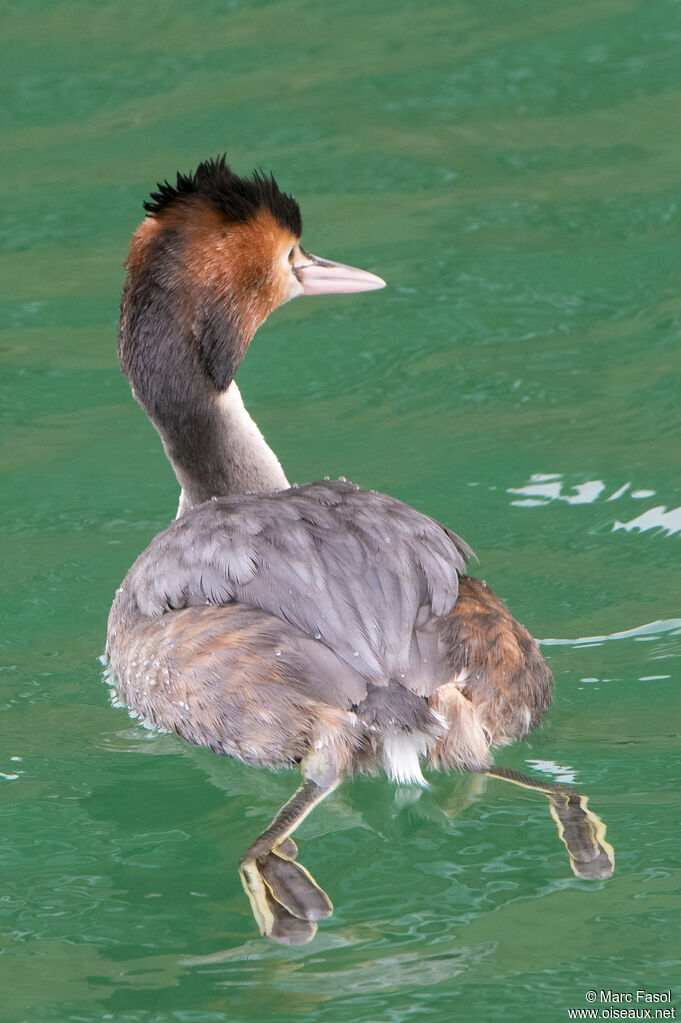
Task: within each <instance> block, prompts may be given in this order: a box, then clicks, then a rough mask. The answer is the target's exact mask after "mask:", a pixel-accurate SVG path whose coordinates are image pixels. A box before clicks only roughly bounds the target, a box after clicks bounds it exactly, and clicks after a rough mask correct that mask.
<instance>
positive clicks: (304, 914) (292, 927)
mask: <svg viewBox="0 0 681 1023" xmlns="http://www.w3.org/2000/svg"><path fill="white" fill-rule="evenodd" d="M297 852H298V850H297V848H296V844H295V842H294V841H293V839H291V838H285V839H283V841H281V842H280V843H279V844H278V845H277V847H276V849H271V850H270V851H269V852H266V853H265V854H261V855H258V856H257V857H256V856H252V855H249V853H250V850H249V852H247V853H246V854H245V855H244V857H243V859H242V860H241V864H240V866H239V874H240V876H241V883H242V884H243V886H244V891H245V892H246V894H247V895H248V898H249V900H250V903H251V909H252V911H253V916H254V917H255V919H256V922H257V924H258V926H259V928H260V933H261V934H263V935H264V936H265V937H267V938H271V939H272V940H273V941H278V942H280V943H281V944H282V945H303V944H305V942H307V941H311V940H312V938H314V936H315V934H316V933H317V924H316V922H315V921H317V920H322V919H323V918H324V917H327V916H330V915H331V913H332V912H333V906H332V905H331V901H330V900H329V898H328V896H327V895H326V893H325V892H324V891H322V889H321V888H320V887H319V885H318V884H317V882H316V881H315V880H314V878H313V877H312V875H311V874H310V873H308V871H307V870H306V869H305V867H303V866H301V864H300V863H296V862H295V861H294V857H295V856H296V855H297Z"/></svg>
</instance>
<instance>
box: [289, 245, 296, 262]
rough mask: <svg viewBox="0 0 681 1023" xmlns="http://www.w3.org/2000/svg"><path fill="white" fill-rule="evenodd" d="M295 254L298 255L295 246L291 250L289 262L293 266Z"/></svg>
mask: <svg viewBox="0 0 681 1023" xmlns="http://www.w3.org/2000/svg"><path fill="white" fill-rule="evenodd" d="M295 254H296V247H295V245H294V246H293V248H292V249H291V251H290V252H289V254H288V261H289V263H290V264H291V265H293V257H294V256H295Z"/></svg>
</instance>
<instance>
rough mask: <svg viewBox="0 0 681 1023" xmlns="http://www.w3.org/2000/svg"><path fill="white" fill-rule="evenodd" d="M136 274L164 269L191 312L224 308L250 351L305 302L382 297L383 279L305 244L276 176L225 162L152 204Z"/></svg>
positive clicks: (132, 265) (201, 170) (135, 256)
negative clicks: (244, 172) (271, 325)
mask: <svg viewBox="0 0 681 1023" xmlns="http://www.w3.org/2000/svg"><path fill="white" fill-rule="evenodd" d="M144 209H145V210H146V212H147V217H146V219H145V220H144V221H143V222H142V224H141V225H140V227H139V228H138V229H137V231H136V232H135V234H134V235H133V239H132V244H131V248H130V255H129V258H128V261H127V263H126V268H127V269H128V271H129V272H130V273H131V274H134V273H135V272H140V271H143V270H144V268H145V267H148V266H149V264H150V263H154V264H156V269H157V272H158V273H157V275H158V277H159V278H160V281H163V283H165V284H167V285H169V286H170V287H172V289H173V291H174V292H175V294H176V295H177V294H181V295H182V296H183V298H184V301H183V303H182V304H183V305H184V307H185V308H184V313H185V317H186V315H187V314H188V313H189V311H190V309H191V310H192V312H193V313H194V315H195V313H196V307H197V306H198V307H200V308H205V307H206V306H215V305H220V306H222V307H223V311H225V312H227V313H228V315H229V320H230V323H231V326H232V333H233V332H234V331H236V332H237V333H238V334H239V336H240V340H241V342H242V344H243V343H244V342H245V343H246V344H247V343H248V342H250V340H251V339H252V337H253V335H254V334H255V332H256V330H257V329H258V327H259V326H260V324H261V323H263V321H264V320H265V319H266V317H267V316H268V315H269V313H270V312H272V310H273V309H276V308H277V306H280V305H282V304H283V303H284V302H288V301H289V300H290V299H292V298H296V297H297V296H298V295H322V294H334V293H335V294H341V293H351V292H359V291H372V290H374V289H377V288H382V287H384V286H385V281H383V280H381V278H380V277H376V276H375V275H374V274H371V273H367V272H366V271H364V270H359V269H357V268H356V267H351V266H345V265H344V264H342V263H335V262H332V261H331V260H326V259H321V258H320V257H318V256H313V255H311V254H310V253H309V252H307V251H306V250H305V249H304V248H303V247H302V245H301V244H300V238H301V234H302V217H301V214H300V207H299V206H298V203H297V202H296V200H295V199H294V198H293V196H291V195H288V194H287V193H286V192H282V191H281V190H280V189H279V186H278V185H277V183H276V181H275V180H274V178H273V177H272V176H271V175H265V174H263V173H261V172H260V171H255V172H254V174H253V175H252V176H251V177H239V176H238V175H237V174H235V173H234V172H233V171H232V170H231V168H230V167H229V166H228V165H227V163H226V162H225V158H224V156H223V157H220V158H218V159H215V160H207V161H205V162H204V163H202V164H200V165H199V166H198V168H197V169H196V171H195V172H194V173H193V174H188V175H184V174H179V173H178V175H177V182H176V184H175V185H170V184H168V182H167V181H166V182H163V183H160V184H159V185H158V191H157V192H154V193H152V195H151V198H150V200H149V201H147V202H145V203H144Z"/></svg>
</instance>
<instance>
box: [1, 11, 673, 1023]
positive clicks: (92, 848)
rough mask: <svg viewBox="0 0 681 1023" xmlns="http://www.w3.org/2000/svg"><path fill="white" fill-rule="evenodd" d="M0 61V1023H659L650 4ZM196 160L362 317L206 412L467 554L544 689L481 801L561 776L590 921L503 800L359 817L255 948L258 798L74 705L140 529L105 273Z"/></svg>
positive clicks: (661, 413)
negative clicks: (384, 497) (295, 227)
mask: <svg viewBox="0 0 681 1023" xmlns="http://www.w3.org/2000/svg"><path fill="white" fill-rule="evenodd" d="M1 22H2V32H1V33H0V36H1V42H0V52H1V67H2V75H3V79H4V84H5V90H4V99H3V103H2V106H1V107H0V124H1V129H2V135H1V139H2V142H1V145H2V148H3V151H4V155H5V160H4V164H3V172H2V177H1V179H0V187H1V188H2V192H3V199H2V204H1V209H0V220H1V221H2V230H1V231H0V241H1V245H2V255H1V267H2V280H3V284H2V290H1V292H0V303H1V307H0V317H1V320H0V360H1V362H2V375H1V388H2V406H1V414H2V427H3V432H2V436H3V447H2V454H1V462H0V493H1V494H2V507H1V516H2V523H1V525H2V534H3V535H2V548H1V563H2V570H1V571H0V586H1V587H2V608H1V620H2V629H1V632H0V648H1V649H0V668H1V673H0V682H1V686H0V705H1V709H2V715H1V717H0V729H1V735H2V744H1V748H0V772H1V773H0V811H1V821H2V822H1V825H0V848H1V850H2V859H1V873H0V879H1V880H0V934H1V935H2V950H3V952H4V954H3V955H2V957H0V1017H1V1018H2V1019H3V1021H4V1019H7V1020H8V1021H12V1023H15V1021H21V1023H24V1021H25V1023H47V1021H49V1023H61V1021H67V1020H68V1021H70V1020H74V1021H87V1023H95V1021H96V1023H99V1021H103V1020H114V1021H116V1023H161V1021H182V1023H222V1021H225V1023H226V1021H230V1023H231V1021H238V1023H241V1021H244V1023H246V1021H248V1023H251V1021H268V1023H270V1021H271V1023H280V1021H282V1023H283V1021H290V1020H293V1019H296V1020H302V1021H305V1023H307V1021H310V1023H312V1021H315V1023H316V1021H321V1020H324V1021H325V1023H346V1021H366V1023H406V1021H411V1020H427V1021H433V1023H440V1021H442V1023H448V1021H459V1020H460V1021H468V1020H483V1021H487V1020H510V1021H514V1023H515V1021H518V1023H526V1021H538V1023H544V1021H549V1023H552V1021H554V1020H555V1021H562V1020H566V1019H567V1018H568V1009H569V1008H573V1007H574V1008H583V1007H585V1006H586V1005H587V1002H586V1001H585V995H586V992H587V990H589V989H595V990H597V991H600V990H601V989H604V990H607V989H611V990H613V991H616V992H635V990H636V989H637V988H639V987H641V988H643V987H645V988H647V989H648V990H649V991H665V990H667V989H669V988H671V989H672V990H673V999H674V998H675V999H677V1001H676V1005H677V1006H678V1008H679V1011H681V982H680V981H679V948H680V947H681V943H680V940H679V937H680V936H679V918H680V915H679V908H680V904H681V893H680V880H681V878H680V863H679V860H680V858H681V857H680V856H679V823H680V820H679V818H680V817H681V813H680V811H679V803H680V799H679V752H678V738H679V723H680V721H681V714H680V706H679V704H680V701H679V697H678V677H679V656H680V655H681V621H679V619H680V618H681V601H680V600H679V572H678V560H679V542H680V538H679V534H680V533H681V507H680V506H681V487H680V482H679V473H678V467H679V431H680V427H681V416H680V413H679V373H680V369H681V357H680V355H679V350H680V347H679V335H680V333H681V298H680V295H679V290H680V286H679V263H680V257H681V232H680V230H679V228H680V223H681V184H680V182H681V171H680V168H681V130H680V129H681V116H680V113H679V111H680V110H681V70H680V68H681V5H679V4H678V3H676V2H671V0H670V2H664V0H639V2H636V0H572V2H567V3H558V2H556V0H507V2H505V3H502V2H500V0H482V2H477V3H473V2H469V0H450V2H436V0H433V2H419V3H405V4H395V3H390V2H388V0H363V2H359V0H348V2H345V3H341V4H329V3H321V4H320V3H317V4H310V3H303V2H302V0H280V2H265V0H259V2H246V0H242V2H238V0H231V2H228V0H222V2H217V0H206V2H204V3H198V4H197V5H194V6H193V7H192V6H191V5H187V4H183V3H179V2H178V0H164V3H159V2H157V0H152V2H146V3H144V4H139V3H135V2H133V0H113V2H104V0H79V2H78V0H74V2H69V3H66V2H65V3H58V2H45V0H22V2H21V3H18V2H15V3H7V4H5V5H3V8H2V14H1ZM222 150H226V151H227V152H228V154H229V157H230V159H231V161H232V162H233V163H234V165H235V166H236V168H237V169H238V170H240V171H242V172H246V171H249V170H250V169H251V168H252V167H253V166H256V165H262V166H263V167H266V168H271V169H272V170H274V171H275V172H276V174H277V176H278V178H279V180H280V183H281V184H282V186H284V187H285V188H287V189H289V190H292V191H294V192H295V194H296V196H297V197H298V199H299V201H300V202H301V205H302V208H303V215H304V221H305V232H304V243H305V245H306V246H308V247H309V248H310V249H311V250H312V251H313V252H318V253H320V254H321V255H325V256H328V257H330V258H337V259H340V260H343V261H345V262H349V263H355V264H357V265H359V266H364V267H366V268H367V269H370V270H374V271H375V272H377V273H379V274H381V276H383V277H385V278H386V279H387V280H388V281H389V284H390V287H389V288H388V289H386V290H385V291H383V292H376V293H373V294H370V295H361V296H357V297H337V298H328V299H325V300H324V299H318V300H310V301H308V302H305V301H300V302H295V303H292V304H291V305H289V306H287V307H286V308H284V309H282V310H280V311H279V312H278V313H276V315H275V316H273V317H272V319H271V320H270V321H269V322H268V323H267V325H266V326H265V327H264V328H263V330H262V331H261V333H260V334H259V335H258V338H257V339H256V343H255V345H254V346H253V348H252V350H251V351H250V352H249V355H248V358H247V360H246V363H245V365H244V366H243V369H242V371H241V374H240V378H239V379H240V384H241V386H242V392H243V394H244V396H245V399H246V401H247V404H248V405H249V407H250V409H251V411H252V412H253V414H254V415H255V417H256V418H257V420H258V422H259V423H260V425H261V426H262V427H263V429H264V431H265V433H266V435H267V436H268V438H269V439H270V441H271V442H272V443H273V446H274V447H275V448H276V450H277V452H278V453H279V455H280V457H281V459H282V462H283V464H284V466H285V468H286V470H287V472H288V475H289V478H291V479H295V480H298V481H300V482H302V481H304V480H308V479H314V478H318V477H320V476H323V475H324V474H330V475H338V474H339V473H343V474H345V475H346V476H348V477H349V478H351V479H353V480H355V481H356V482H358V483H360V484H362V485H364V486H367V487H375V488H379V489H382V490H386V491H388V492H389V493H392V494H394V495H396V496H398V497H401V498H403V499H405V500H407V501H409V502H411V503H413V504H415V505H416V506H417V507H419V508H421V509H424V510H427V511H428V512H430V513H431V514H433V515H435V516H437V517H439V518H440V519H442V520H443V521H444V522H446V523H447V524H449V525H450V526H452V527H454V528H455V529H457V530H458V531H459V532H460V533H462V534H463V535H464V536H465V537H466V538H467V539H468V540H469V541H470V542H471V544H472V545H473V546H474V547H475V549H476V551H477V553H478V555H479V557H480V562H481V563H480V568H479V574H481V575H482V576H483V577H484V578H486V579H488V580H489V581H490V583H491V584H492V585H493V586H494V587H495V588H496V589H497V590H498V591H499V592H500V593H501V594H502V595H503V596H504V597H505V598H506V599H507V600H508V601H509V603H510V604H511V607H512V608H513V610H514V612H515V613H516V614H517V616H518V617H519V618H520V620H521V621H524V622H525V623H526V624H527V625H528V627H529V628H530V629H531V630H532V631H533V632H534V634H535V635H537V636H538V637H540V638H541V639H543V640H546V641H547V644H546V645H545V646H544V651H545V653H546V655H547V656H548V657H549V659H550V662H551V665H552V668H553V671H554V673H555V676H556V681H557V690H556V699H555V703H554V705H553V708H552V709H551V711H550V713H549V715H548V716H547V718H546V722H545V725H544V727H543V728H542V730H541V731H539V732H536V733H534V734H533V735H532V736H530V737H529V738H528V740H527V741H526V742H523V743H521V744H518V745H516V746H515V747H512V748H508V749H505V750H502V751H500V753H499V755H498V757H497V760H498V762H499V763H501V764H503V765H506V766H508V767H513V768H515V769H517V770H525V771H533V772H535V773H536V774H538V775H540V776H544V777H549V778H551V777H554V778H555V777H557V776H560V777H574V780H575V782H576V783H577V784H578V785H579V786H580V787H581V788H582V789H583V790H584V791H586V792H587V793H588V794H589V796H590V800H591V804H590V805H591V806H592V807H593V808H594V809H596V810H597V811H598V813H599V814H600V815H601V816H602V818H603V819H604V821H605V822H606V823H607V829H608V830H607V836H608V839H609V840H610V841H611V842H612V844H613V845H614V847H615V849H616V856H617V867H616V873H615V875H614V877H613V878H612V880H610V881H607V882H592V883H589V882H586V881H580V880H578V879H576V878H574V877H573V876H572V874H571V871H570V869H569V864H568V860H567V856H566V854H565V850H564V849H563V846H562V845H561V844H560V842H559V841H558V838H557V835H556V831H555V827H554V825H553V822H552V821H551V819H550V817H549V814H548V808H547V804H546V801H545V800H544V798H543V797H542V796H541V795H538V794H535V793H531V792H527V791H525V790H522V789H518V788H515V787H512V786H508V785H504V784H503V783H502V782H500V781H494V780H490V781H488V782H487V783H486V784H481V783H480V781H479V780H477V779H472V778H466V777H453V778H447V777H444V776H434V777H432V778H431V782H432V784H431V787H430V788H429V789H428V790H426V791H424V792H422V793H420V794H419V793H418V792H414V791H413V790H411V789H409V790H404V791H401V792H396V791H395V789H394V787H393V786H392V785H391V784H389V783H388V782H387V781H386V780H385V779H366V778H362V779H359V780H357V781H356V782H355V783H353V784H345V785H344V786H343V787H342V788H341V789H340V790H339V791H338V792H337V793H336V794H334V795H333V796H332V797H331V798H330V799H329V800H328V801H327V803H326V804H325V805H323V806H322V807H321V808H319V809H318V810H317V811H316V812H315V813H314V814H313V815H312V816H311V817H310V818H309V819H308V821H307V822H306V823H305V824H304V826H303V827H302V828H301V831H300V833H299V834H300V845H301V854H302V858H303V862H304V863H305V864H306V865H307V866H308V867H309V868H310V870H312V872H313V873H314V874H315V876H316V877H317V878H318V880H319V882H320V883H321V884H322V885H323V886H324V887H325V888H326V889H327V890H328V892H329V894H330V896H331V898H332V899H333V901H334V903H335V907H336V909H335V914H334V916H333V917H332V918H331V919H330V920H328V921H326V922H324V923H323V924H322V925H321V927H320V930H319V934H318V937H317V938H316V939H315V940H314V942H313V943H312V944H311V945H309V946H306V947H303V948H299V949H293V950H291V949H286V948H283V947H280V946H276V945H271V944H268V943H266V942H265V941H264V940H262V939H260V938H259V937H258V936H257V931H256V928H255V925H254V922H253V920H252V918H251V915H250V911H249V907H248V904H247V900H246V899H245V897H244V895H243V893H242V891H241V887H240V884H239V880H238V877H237V873H236V864H237V860H238V856H239V854H240V852H241V851H242V850H243V848H244V847H245V846H246V845H247V843H248V842H249V841H250V839H252V838H253V837H254V835H255V834H257V833H258V831H259V830H260V829H261V827H262V825H263V823H264V822H265V821H266V820H268V819H269V817H270V815H271V814H272V812H273V811H274V810H275V809H276V808H277V807H278V806H279V805H280V804H281V803H282V802H283V801H284V799H285V798H286V797H287V796H288V794H289V793H290V792H291V791H292V789H293V788H294V786H295V784H296V777H295V774H293V773H283V774H279V775H273V774H266V773H264V772H260V771H257V770H253V769H249V768H246V767H244V766H243V765H241V764H239V763H236V762H232V761H228V760H222V759H218V758H217V757H214V756H212V755H211V754H209V753H208V752H206V751H202V750H195V749H192V748H189V747H188V746H186V745H184V744H183V743H182V742H181V741H180V740H178V739H175V738H174V737H171V736H163V735H161V736H158V735H152V734H150V733H149V732H146V731H144V730H142V729H141V728H140V727H139V725H137V724H135V723H134V722H132V721H130V720H129V719H128V717H127V716H126V714H125V712H124V711H121V710H115V709H113V708H112V707H111V706H110V704H109V698H108V692H107V690H106V688H105V687H104V686H103V685H102V683H101V681H100V667H99V664H98V663H97V659H96V658H97V655H98V654H100V653H101V651H102V648H103V642H104V631H105V623H106V615H107V610H108V605H109V603H110V601H111V597H112V594H113V591H114V589H115V587H116V585H117V584H118V582H119V581H120V579H121V578H122V576H123V574H124V573H125V571H126V569H127V567H128V566H129V564H130V563H131V562H132V561H133V560H134V558H135V557H136V555H137V554H138V553H139V551H140V550H141V549H142V548H143V547H144V546H145V545H146V544H147V542H148V541H149V540H150V538H151V537H152V536H153V535H154V533H155V532H156V531H158V530H159V529H161V528H162V527H163V526H165V525H166V524H167V522H168V521H169V519H170V518H171V517H172V515H173V514H174V510H175V507H176V499H177V488H176V485H175V481H174V478H173V476H172V473H171V471H170V469H169V467H168V465H167V464H166V462H165V460H164V457H163V454H162V450H161V446H160V443H159V441H158V439H157V437H156V435H155V433H154V431H153V430H152V428H151V427H150V426H149V425H148V423H147V422H146V420H145V418H144V416H143V414H142V413H141V411H140V410H139V408H138V407H137V406H136V405H135V404H134V402H133V401H132V398H131V396H130V394H129V391H128V388H127V385H126V383H125V381H124V380H123V378H122V377H121V375H120V373H119V370H118V367H117V364H116V357H115V334H116V321H117V304H118V296H119V294H120V288H121V284H122V278H123V271H122V268H121V264H122V262H123V259H124V258H125V253H126V249H127V241H128V238H129V235H130V232H131V231H132V229H133V228H134V227H135V225H136V223H137V222H138V220H139V218H140V213H141V208H140V203H141V201H142V199H143V198H144V197H145V195H146V194H147V193H148V191H149V190H150V188H151V187H152V186H153V185H154V183H155V182H156V181H157V180H158V179H159V177H164V176H170V175H172V174H173V172H174V171H175V170H176V169H177V168H181V169H183V170H188V169H189V168H191V167H193V166H194V165H195V164H196V163H197V162H198V161H199V160H200V159H201V158H204V157H206V156H208V155H213V154H215V153H217V152H220V151H222ZM548 640H553V641H554V642H552V643H549V642H548ZM558 640H559V641H560V642H555V641H558ZM606 1007H607V1006H606Z"/></svg>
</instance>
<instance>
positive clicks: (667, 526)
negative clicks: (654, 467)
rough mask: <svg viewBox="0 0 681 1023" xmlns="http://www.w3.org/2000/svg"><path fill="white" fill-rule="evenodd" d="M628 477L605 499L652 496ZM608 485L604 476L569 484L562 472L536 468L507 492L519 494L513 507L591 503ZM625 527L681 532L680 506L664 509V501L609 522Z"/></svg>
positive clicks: (651, 491) (629, 529) (651, 492)
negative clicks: (600, 478) (627, 518)
mask: <svg viewBox="0 0 681 1023" xmlns="http://www.w3.org/2000/svg"><path fill="white" fill-rule="evenodd" d="M631 485H632V484H631V481H630V480H629V481H628V482H627V483H624V484H622V485H621V486H619V487H617V489H616V490H614V491H613V492H612V493H611V494H610V495H609V496H608V497H606V498H605V501H606V502H610V501H617V500H619V499H620V498H621V497H624V495H625V494H626V495H627V496H628V497H629V498H631V499H632V500H634V501H644V500H649V499H650V498H651V497H655V491H654V490H650V489H648V488H644V487H640V488H638V489H636V490H631ZM606 489H607V487H606V484H605V483H604V482H603V480H586V481H585V482H583V483H574V484H569V483H568V482H567V481H566V480H565V479H564V478H563V476H562V474H561V473H542V472H536V473H533V475H532V476H530V480H529V482H528V483H526V484H525V486H523V487H509V488H508V491H507V492H508V493H509V494H518V495H520V499H519V500H515V501H511V504H512V505H514V506H515V507H516V508H541V507H543V506H544V505H547V504H550V503H551V502H552V501H565V503H566V504H593V503H594V502H595V501H597V500H598V499H599V497H601V495H602V494H603V493H604V491H605V490H606ZM621 529H624V530H625V531H626V532H627V533H630V532H631V531H632V530H635V529H636V530H638V531H639V532H641V533H645V532H647V531H648V530H650V529H656V530H660V531H661V532H663V533H665V534H666V535H667V536H673V535H674V534H675V533H681V507H680V508H671V509H670V510H669V511H667V507H666V505H663V504H659V505H656V506H655V507H654V508H647V509H646V510H645V511H644V512H642V513H641V514H640V515H636V516H635V517H634V518H633V519H630V520H629V521H627V522H621V521H620V520H619V519H616V520H615V521H614V522H613V524H612V532H613V533H614V532H617V531H618V530H621Z"/></svg>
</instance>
